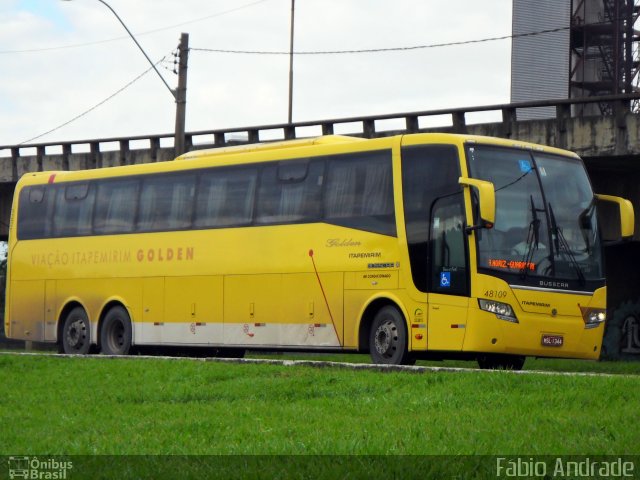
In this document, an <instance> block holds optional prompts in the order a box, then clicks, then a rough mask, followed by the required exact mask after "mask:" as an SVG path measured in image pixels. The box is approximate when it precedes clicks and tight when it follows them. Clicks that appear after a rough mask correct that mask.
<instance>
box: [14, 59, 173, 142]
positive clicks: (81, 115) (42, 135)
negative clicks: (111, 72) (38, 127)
mask: <svg viewBox="0 0 640 480" xmlns="http://www.w3.org/2000/svg"><path fill="white" fill-rule="evenodd" d="M165 58H166V57H162V59H161V60H159V61H158V62H156V64H155V65H158V64H159V63H161V62H163V61H164V59H165ZM151 70H153V66H152V67H149V68H147V69H146V70H145V71H144V72H142V73H141V74H140V75H138V76H137V77H136V78H134V79H133V80H131V81H130V82H128V83H127V84H126V85H124V86H123V87H121V88H119V89H118V90H116V91H115V92H113V93H112V94H111V95H109V96H108V97H107V98H105V99H104V100H102V101H101V102H99V103H96V104H95V105H94V106H93V107H91V108H89V109H88V110H85V111H84V112H82V113H81V114H79V115H76V116H75V117H73V118H72V119H71V120H67V121H66V122H64V123H62V124H60V125H58V126H57V127H55V128H52V129H51V130H48V131H46V132H44V133H41V134H40V135H38V136H36V137H33V138H30V139H28V140H25V141H23V142H20V143H19V144H18V145H24V144H25V143H31V142H33V141H34V140H37V139H39V138H42V137H44V136H45V135H49V134H50V133H53V132H55V131H57V130H60V129H61V128H62V127H66V126H67V125H69V124H70V123H72V122H75V121H76V120H78V119H80V118H82V117H84V116H85V115H87V114H89V113H90V112H92V111H94V110H95V109H96V108H98V107H100V106H101V105H104V104H105V103H107V102H108V101H109V100H111V99H112V98H113V97H115V96H116V95H118V94H119V93H121V92H122V91H124V90H126V89H127V88H129V87H130V86H131V85H133V84H134V83H136V82H137V81H138V80H140V79H141V78H142V77H144V76H145V75H146V74H147V73H149V72H150V71H151Z"/></svg>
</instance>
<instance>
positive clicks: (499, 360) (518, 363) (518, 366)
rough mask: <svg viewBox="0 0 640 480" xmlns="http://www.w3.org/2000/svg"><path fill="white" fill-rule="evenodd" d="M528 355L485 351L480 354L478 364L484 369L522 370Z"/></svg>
mask: <svg viewBox="0 0 640 480" xmlns="http://www.w3.org/2000/svg"><path fill="white" fill-rule="evenodd" d="M526 358H527V357H523V356H521V355H499V354H491V353H485V354H482V355H479V356H478V365H479V366H480V368H482V369H484V370H522V367H523V366H524V361H525V360H526Z"/></svg>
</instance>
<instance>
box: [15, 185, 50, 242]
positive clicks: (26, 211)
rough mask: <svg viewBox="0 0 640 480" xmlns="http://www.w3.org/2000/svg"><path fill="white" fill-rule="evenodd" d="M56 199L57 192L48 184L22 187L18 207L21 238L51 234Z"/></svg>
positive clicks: (19, 234)
mask: <svg viewBox="0 0 640 480" xmlns="http://www.w3.org/2000/svg"><path fill="white" fill-rule="evenodd" d="M54 200H55V192H54V191H53V189H52V187H50V186H48V185H47V186H45V185H38V186H33V187H26V188H23V189H22V191H21V192H20V197H19V207H18V212H19V213H18V238H19V239H20V240H29V239H36V238H47V237H50V236H51V218H52V217H53V215H52V214H53V206H54Z"/></svg>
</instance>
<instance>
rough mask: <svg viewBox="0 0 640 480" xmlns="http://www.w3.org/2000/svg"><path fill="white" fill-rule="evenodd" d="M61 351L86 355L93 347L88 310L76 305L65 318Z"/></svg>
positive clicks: (68, 353)
mask: <svg viewBox="0 0 640 480" xmlns="http://www.w3.org/2000/svg"><path fill="white" fill-rule="evenodd" d="M60 345H61V347H62V348H61V350H62V352H61V353H66V354H67V355H86V354H87V353H89V348H90V347H91V324H90V323H89V317H88V316H87V312H85V311H84V308H82V307H75V308H74V309H73V310H71V311H70V312H69V313H68V314H67V316H66V317H65V319H64V325H63V326H62V340H61V342H60Z"/></svg>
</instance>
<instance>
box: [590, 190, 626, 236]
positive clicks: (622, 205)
mask: <svg viewBox="0 0 640 480" xmlns="http://www.w3.org/2000/svg"><path fill="white" fill-rule="evenodd" d="M596 198H597V199H598V201H600V202H608V203H614V204H616V205H618V210H619V212H620V236H621V237H622V240H630V239H631V238H633V233H634V229H635V215H634V213H633V205H632V204H631V202H630V201H629V200H627V199H625V198H621V197H614V196H613V195H600V194H596Z"/></svg>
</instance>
